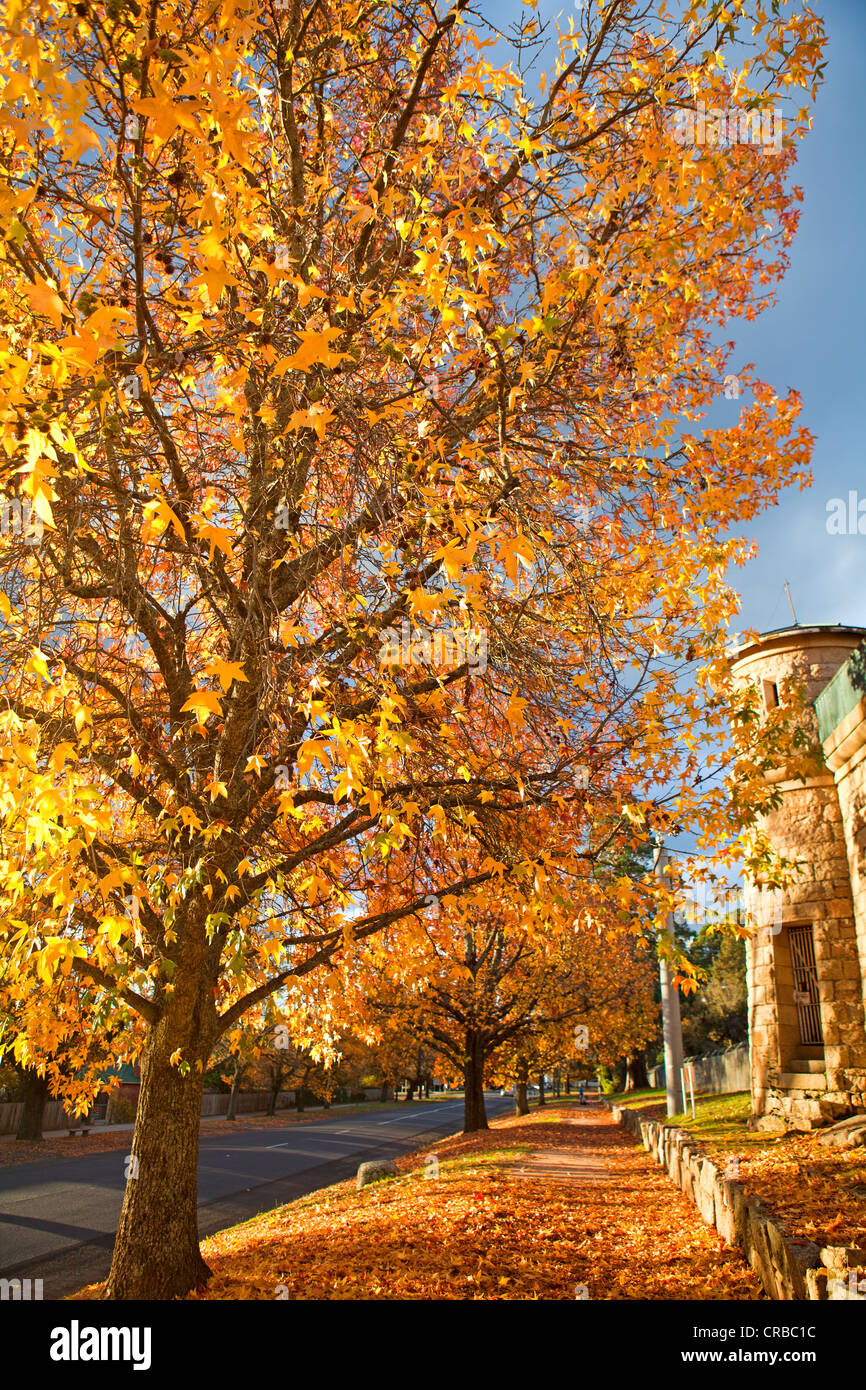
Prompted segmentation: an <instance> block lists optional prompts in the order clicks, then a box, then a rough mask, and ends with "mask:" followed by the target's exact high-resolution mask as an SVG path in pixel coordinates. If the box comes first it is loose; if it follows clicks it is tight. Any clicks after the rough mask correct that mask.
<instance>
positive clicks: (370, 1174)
mask: <svg viewBox="0 0 866 1390" xmlns="http://www.w3.org/2000/svg"><path fill="white" fill-rule="evenodd" d="M396 1176H397V1165H396V1163H394V1162H393V1161H392V1160H391V1159H390V1158H377V1159H374V1160H373V1161H372V1162H370V1163H362V1164H361V1166H360V1168H359V1169H358V1176H357V1179H356V1181H355V1191H356V1192H360V1191H361V1188H362V1187H367V1186H368V1184H369V1183H371V1182H381V1181H382V1179H383V1178H395V1177H396Z"/></svg>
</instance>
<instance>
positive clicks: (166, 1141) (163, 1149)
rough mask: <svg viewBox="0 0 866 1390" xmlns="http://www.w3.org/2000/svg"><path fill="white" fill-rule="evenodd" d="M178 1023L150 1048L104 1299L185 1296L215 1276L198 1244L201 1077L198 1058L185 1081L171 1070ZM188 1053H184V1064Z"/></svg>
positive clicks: (164, 1026) (165, 1024) (161, 1028)
mask: <svg viewBox="0 0 866 1390" xmlns="http://www.w3.org/2000/svg"><path fill="white" fill-rule="evenodd" d="M171 1014H172V1015H174V1014H175V1011H174V1009H172V1010H171ZM179 1022H180V1020H178V1019H177V1017H176V1015H175V1016H174V1017H173V1018H172V1017H169V1016H167V1015H163V1017H162V1018H161V1019H160V1020H159V1022H158V1023H157V1024H156V1025H155V1026H153V1027H152V1028H151V1030H150V1032H149V1035H148V1038H147V1041H146V1043H145V1047H144V1052H143V1055H142V1061H141V1094H140V1098H139V1103H138V1112H137V1114H136V1119H135V1134H134V1137H133V1141H132V1155H131V1161H130V1163H129V1170H130V1171H129V1173H128V1177H127V1183H126V1191H125V1193H124V1198H123V1209H122V1211H121V1213H120V1221H119V1223H118V1227H117V1236H116V1239H115V1243H114V1255H113V1258H112V1261H111V1272H110V1273H109V1276H108V1283H107V1285H106V1288H105V1293H104V1295H103V1296H104V1297H105V1298H107V1299H148V1300H154V1299H172V1298H182V1297H183V1296H184V1295H185V1294H187V1293H189V1291H190V1289H193V1288H195V1287H196V1286H197V1285H199V1284H203V1283H205V1282H206V1280H207V1279H208V1278H209V1277H210V1273H211V1271H210V1269H209V1268H208V1266H207V1265H206V1264H205V1262H204V1260H203V1259H202V1257H201V1252H200V1250H199V1244H198V1202H197V1198H198V1145H199V1126H200V1119H201V1098H202V1091H203V1088H204V1077H203V1075H202V1072H201V1071H199V1070H198V1068H197V1067H196V1065H195V1061H194V1060H193V1061H192V1064H191V1067H190V1070H189V1072H188V1073H187V1075H186V1076H183V1075H182V1074H181V1073H180V1071H179V1070H178V1068H177V1066H173V1065H172V1064H171V1061H170V1058H171V1056H172V1054H173V1053H174V1052H175V1050H176V1049H177V1047H178V1029H177V1025H178V1023H179ZM172 1024H174V1025H175V1026H174V1027H173V1026H172ZM187 1033H188V1029H187ZM191 1051H193V1049H192V1048H189V1049H184V1052H185V1055H186V1058H187V1059H188V1058H189V1053H190V1052H191ZM206 1060H207V1059H206V1058H203V1059H202V1065H203V1066H204V1065H205V1064H206Z"/></svg>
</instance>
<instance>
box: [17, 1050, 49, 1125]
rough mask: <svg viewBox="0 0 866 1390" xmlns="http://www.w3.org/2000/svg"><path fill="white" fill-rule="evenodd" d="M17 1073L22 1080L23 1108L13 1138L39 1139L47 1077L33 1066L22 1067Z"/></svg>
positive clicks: (43, 1114)
mask: <svg viewBox="0 0 866 1390" xmlns="http://www.w3.org/2000/svg"><path fill="white" fill-rule="evenodd" d="M19 1074H20V1076H21V1080H22V1088H23V1100H24V1109H23V1110H22V1111H21V1119H20V1120H19V1121H18V1132H17V1134H16V1135H15V1138H16V1139H30V1140H31V1141H32V1140H34V1139H36V1140H40V1139H41V1138H42V1121H43V1119H44V1118H45V1106H46V1105H47V1103H48V1092H49V1089H50V1086H49V1081H48V1077H47V1076H40V1075H39V1073H38V1071H37V1070H36V1068H35V1067H26V1068H24V1067H22V1068H21V1069H20V1073H19Z"/></svg>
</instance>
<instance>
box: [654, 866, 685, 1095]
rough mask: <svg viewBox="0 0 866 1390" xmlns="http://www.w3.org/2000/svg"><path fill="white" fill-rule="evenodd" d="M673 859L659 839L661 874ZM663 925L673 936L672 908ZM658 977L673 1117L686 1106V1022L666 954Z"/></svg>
mask: <svg viewBox="0 0 866 1390" xmlns="http://www.w3.org/2000/svg"><path fill="white" fill-rule="evenodd" d="M670 862H671V857H670V855H669V854H668V852H667V850H666V849H665V847H664V844H663V842H662V841H661V840H658V841H657V843H656V852H655V859H654V860H653V867H654V869H655V871H656V875H657V877H658V878H663V876H664V871H665V869H666V868H667V866H668V865H669V864H670ZM664 929H665V931H666V932H668V933H669V934H670V936H671V938H673V934H674V914H673V913H672V912H669V913H668V914H667V917H666V918H665V927H664ZM659 981H660V983H661V991H662V1027H663V1029H664V1040H665V1087H666V1089H667V1093H668V1094H667V1103H668V1118H670V1117H671V1116H672V1115H682V1113H683V1111H684V1109H685V1106H684V1103H683V1026H682V1022H681V1020H680V993H679V990H678V989H677V988H676V986H675V985H674V984H673V983H672V980H671V970H670V966H669V964H668V962H667V961H666V960H665V959H664V958H663V957H660V958H659Z"/></svg>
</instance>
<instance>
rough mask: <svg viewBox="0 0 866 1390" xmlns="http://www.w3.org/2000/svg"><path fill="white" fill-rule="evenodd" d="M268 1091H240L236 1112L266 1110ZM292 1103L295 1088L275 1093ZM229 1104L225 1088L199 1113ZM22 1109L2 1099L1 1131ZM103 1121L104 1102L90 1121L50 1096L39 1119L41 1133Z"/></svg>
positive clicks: (10, 1129)
mask: <svg viewBox="0 0 866 1390" xmlns="http://www.w3.org/2000/svg"><path fill="white" fill-rule="evenodd" d="M270 1099H271V1093H270V1091H241V1092H240V1094H239V1095H238V1106H237V1109H238V1114H239V1115H243V1114H248V1113H249V1112H250V1111H251V1110H252V1111H255V1110H267V1108H268V1105H269V1104H270ZM294 1103H295V1093H294V1091H280V1093H279V1095H278V1096H277V1109H278V1110H287V1109H288V1108H289V1106H291V1105H294ZM228 1108H229V1097H228V1092H227V1091H226V1092H223V1093H222V1094H218V1095H205V1096H202V1102H201V1113H202V1117H203V1118H204V1117H205V1116H208V1115H224V1114H225V1113H226V1111H227V1110H228ZM23 1109H24V1103H23V1101H5V1102H4V1103H3V1104H2V1105H0V1135H2V1134H15V1133H16V1132H17V1129H18V1124H19V1122H20V1119H21V1112H22V1111H23ZM88 1122H89V1123H90V1124H91V1125H95V1124H100V1126H101V1125H103V1124H104V1123H105V1106H104V1105H103V1106H101V1107H97V1108H96V1109H95V1111H91V1112H90V1117H89V1121H88V1119H87V1118H82V1117H81V1116H80V1115H79V1116H77V1117H76V1116H75V1115H70V1114H69V1113H68V1111H66V1110H65V1109H64V1106H63V1102H62V1101H59V1100H50V1101H49V1102H48V1104H47V1105H46V1107H45V1115H44V1117H43V1120H42V1130H43V1133H45V1134H48V1133H50V1132H51V1130H55V1129H80V1128H81V1127H82V1125H85V1126H86V1125H87V1124H88Z"/></svg>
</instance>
